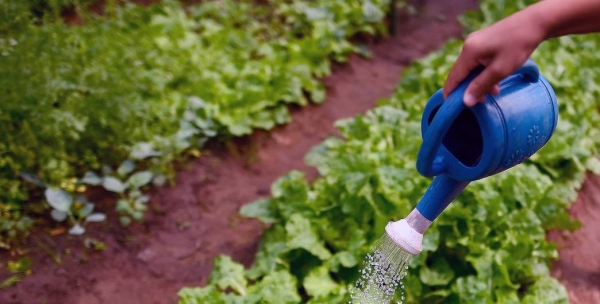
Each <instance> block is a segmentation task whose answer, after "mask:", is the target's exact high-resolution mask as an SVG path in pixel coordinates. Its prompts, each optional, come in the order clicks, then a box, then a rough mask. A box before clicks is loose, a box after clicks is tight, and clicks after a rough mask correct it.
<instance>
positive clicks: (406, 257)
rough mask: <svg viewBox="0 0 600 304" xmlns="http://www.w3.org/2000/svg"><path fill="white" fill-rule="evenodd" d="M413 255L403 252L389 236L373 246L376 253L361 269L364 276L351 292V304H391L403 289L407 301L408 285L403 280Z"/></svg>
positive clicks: (368, 255) (368, 257) (370, 256)
mask: <svg viewBox="0 0 600 304" xmlns="http://www.w3.org/2000/svg"><path fill="white" fill-rule="evenodd" d="M412 257H413V255H412V254H410V253H408V252H406V251H404V250H402V248H400V247H399V246H398V245H396V243H394V241H392V239H391V238H390V237H389V236H388V235H387V233H386V234H385V235H384V236H382V237H381V238H380V239H379V240H378V241H377V242H376V243H375V245H374V246H373V252H372V253H369V254H367V257H366V259H365V261H364V263H363V268H362V269H361V271H360V273H361V277H360V279H358V281H356V284H355V285H354V288H353V289H352V290H351V293H350V298H351V301H350V302H349V303H352V304H371V303H372V304H384V303H391V301H392V299H393V298H394V295H395V294H396V291H397V290H398V289H400V290H401V292H402V294H401V297H400V299H401V301H400V302H398V304H402V302H404V284H403V283H402V279H403V278H404V276H405V275H406V271H407V270H408V263H409V262H410V259H411V258H412Z"/></svg>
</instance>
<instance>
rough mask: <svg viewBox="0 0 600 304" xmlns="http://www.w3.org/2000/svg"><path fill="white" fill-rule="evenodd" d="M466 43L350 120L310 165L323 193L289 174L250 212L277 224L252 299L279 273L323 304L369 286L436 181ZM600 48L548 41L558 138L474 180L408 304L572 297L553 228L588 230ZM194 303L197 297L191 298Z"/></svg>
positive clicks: (419, 270)
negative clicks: (437, 121)
mask: <svg viewBox="0 0 600 304" xmlns="http://www.w3.org/2000/svg"><path fill="white" fill-rule="evenodd" d="M527 3H531V2H530V1H527V2H526V1H518V2H513V1H492V0H489V1H482V2H481V5H480V8H481V10H480V11H479V12H473V13H469V14H467V15H466V16H464V17H463V18H462V22H463V24H465V25H466V27H467V29H469V30H473V29H477V28H481V27H482V26H485V25H488V24H491V23H493V22H494V21H496V20H498V19H499V18H501V17H503V16H506V15H508V14H509V13H512V12H514V11H516V10H518V9H519V8H522V7H523V6H524V5H525V4H527ZM312 16H313V17H315V18H316V17H320V16H322V15H319V13H318V12H312ZM461 45H462V43H461V41H451V42H449V43H447V44H446V45H445V46H444V48H442V49H441V50H440V51H438V52H437V53H435V54H432V55H430V56H428V57H427V58H424V59H421V60H419V61H418V62H416V63H414V64H413V65H412V66H411V67H410V68H409V69H407V70H406V71H405V73H404V77H403V80H402V82H401V83H400V84H399V86H398V88H397V90H396V93H395V94H394V95H393V96H392V97H391V98H389V99H387V100H383V101H382V102H381V103H380V105H379V106H378V107H376V108H374V109H372V110H371V111H369V112H368V113H366V114H365V115H360V116H357V117H355V118H352V119H347V120H342V121H339V122H337V123H336V125H337V127H338V128H339V129H340V131H341V133H342V136H343V139H328V140H325V141H324V142H323V143H321V144H320V145H318V146H317V147H315V148H314V149H313V150H312V151H311V152H310V153H309V154H308V155H307V157H306V159H307V162H308V163H310V164H311V165H313V166H316V168H317V169H318V170H319V172H320V174H321V177H320V178H318V179H317V180H315V181H314V182H313V183H312V184H309V183H308V182H307V180H306V179H305V178H304V177H303V175H302V174H301V173H299V172H296V171H292V172H289V173H288V174H286V175H284V176H282V177H281V178H280V179H278V180H277V181H276V182H275V183H274V184H273V186H272V191H271V194H272V198H270V199H267V200H264V199H263V200H260V201H257V202H255V203H252V204H250V205H248V206H246V207H244V209H243V214H244V215H246V216H250V217H257V218H259V219H261V220H264V221H266V222H268V223H272V225H271V226H270V228H269V229H267V230H266V231H265V233H264V236H263V240H262V243H261V246H260V248H259V251H258V253H257V255H256V259H255V263H254V265H253V266H252V267H251V268H250V269H248V270H246V273H245V275H246V277H248V278H252V280H253V281H252V283H250V284H249V287H248V290H249V291H250V293H249V297H252V296H254V295H255V294H254V293H253V292H252V291H254V292H256V293H259V292H260V289H259V288H260V286H263V285H262V284H263V282H264V280H265V279H266V278H267V277H268V276H269V275H270V274H271V273H273V272H274V271H278V272H280V273H288V274H289V275H291V276H293V277H295V278H296V281H297V282H298V284H297V285H292V286H291V288H293V290H289V292H298V293H305V294H306V297H307V298H306V300H307V301H309V302H315V303H343V302H345V301H347V300H348V297H349V295H348V290H349V288H350V287H351V286H352V284H354V282H355V280H356V279H357V278H358V270H359V265H360V264H359V263H357V261H361V260H362V259H363V258H364V256H365V254H366V253H367V252H369V250H370V247H371V246H372V245H373V244H374V242H375V241H376V240H377V239H378V238H379V237H380V236H381V234H383V233H384V226H385V224H387V222H388V221H389V220H392V219H399V218H401V217H404V216H406V215H407V214H408V212H409V211H410V210H411V209H412V208H413V207H414V206H415V204H416V203H417V202H418V201H419V199H420V198H421V196H422V195H423V193H424V192H425V190H426V189H427V187H428V186H429V184H430V182H431V180H430V179H426V178H424V177H422V176H420V175H419V174H418V173H417V171H416V169H415V168H414V164H415V162H416V155H417V152H418V149H419V146H420V142H421V133H420V121H421V114H422V112H423V107H424V105H425V103H426V102H427V100H428V98H429V97H430V96H431V95H432V94H433V93H434V92H435V91H436V90H438V89H439V88H441V87H442V85H443V83H444V81H445V78H446V73H447V71H449V69H450V67H451V66H452V64H453V63H454V61H455V60H456V58H457V56H458V54H459V52H460V47H461ZM598 48H600V36H599V35H586V36H571V37H563V38H559V39H553V40H550V41H547V42H544V43H543V44H542V45H541V46H540V47H539V48H538V50H537V51H536V52H535V53H534V55H533V59H534V60H535V61H536V62H537V63H538V65H539V66H540V69H541V72H542V74H543V75H544V76H546V78H548V79H549V80H550V82H551V83H552V85H553V87H554V89H555V91H556V93H557V96H558V100H559V104H560V106H559V110H560V119H559V125H558V127H557V130H556V132H555V134H554V137H553V138H552V140H550V142H549V143H548V144H547V145H546V146H545V147H543V148H542V149H541V150H540V151H539V152H538V153H536V154H535V155H534V156H533V157H531V158H530V159H529V160H527V161H526V162H525V163H523V164H521V165H519V166H517V167H514V168H512V169H510V170H508V171H505V172H502V173H501V174H498V175H496V176H493V177H489V178H486V179H484V180H480V181H476V182H473V183H471V184H470V185H469V186H468V187H467V188H466V189H465V191H464V192H463V193H462V194H461V195H460V196H459V197H457V198H456V199H455V201H454V202H453V203H452V204H451V205H450V206H449V208H448V209H447V210H446V211H445V212H444V213H443V214H442V215H441V216H440V217H439V218H438V219H437V220H436V221H435V222H434V223H433V225H432V227H431V228H430V229H429V230H428V231H427V233H426V234H425V239H424V242H423V244H424V250H423V252H422V253H421V254H420V255H418V256H417V257H415V258H414V259H413V260H412V261H411V263H410V269H409V274H408V275H407V276H406V277H405V278H404V285H405V289H404V293H405V296H406V300H405V302H406V303H563V302H567V301H568V297H567V294H566V291H565V289H564V287H563V286H561V285H560V283H559V282H558V281H556V280H555V279H552V278H550V277H549V275H550V269H549V267H550V261H551V260H553V259H556V258H558V252H557V250H556V248H555V246H554V245H553V244H551V243H549V242H548V241H546V237H545V232H546V230H547V229H570V230H573V229H576V228H578V226H579V225H578V223H577V222H576V221H573V220H571V219H570V218H569V215H568V213H567V212H566V207H568V205H569V204H570V203H571V202H572V201H574V199H575V198H576V195H577V191H578V190H579V189H580V187H581V184H582V182H583V178H584V175H585V172H586V171H587V169H591V170H596V169H597V168H598V166H597V165H598V163H597V162H598V161H597V158H596V157H597V155H598V151H599V150H598V148H599V145H600V142H598V141H597V140H595V139H597V138H598V137H599V135H600V134H599V132H600V129H598V128H597V126H598V125H600V115H599V113H598V108H599V106H600V86H599V85H598V83H600V58H598V57H597V56H596V50H597V49H598ZM290 226H298V227H302V229H290V228H289V227H290ZM290 233H294V234H295V235H290ZM296 239H302V243H304V244H311V248H312V249H304V250H297V247H299V246H297V245H296V242H291V243H290V240H296ZM298 243H299V242H298ZM321 247H324V248H325V249H327V252H328V254H324V252H321V250H320V249H319V248H321ZM314 250H316V251H318V252H316V253H315V252H313V253H311V251H314ZM317 286H318V287H317ZM195 290H196V294H203V293H206V292H208V291H211V292H212V291H214V292H213V293H212V294H211V295H212V296H213V297H214V299H219V301H222V303H235V301H230V300H229V299H230V298H228V297H229V296H231V294H228V293H227V291H223V290H216V289H215V288H214V285H213V284H208V285H207V286H206V287H204V288H198V289H195ZM190 298H191V299H194V298H195V296H194V294H191V293H188V294H187V298H185V299H190ZM197 298H198V297H197ZM183 301H184V299H183V298H182V302H183ZM297 302H298V303H299V302H300V300H298V301H297ZM303 302H304V301H303ZM183 303H185V302H183ZM264 303H277V301H274V302H268V301H265V302H264Z"/></svg>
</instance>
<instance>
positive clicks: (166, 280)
mask: <svg viewBox="0 0 600 304" xmlns="http://www.w3.org/2000/svg"><path fill="white" fill-rule="evenodd" d="M474 8H476V1H475V0H461V1H445V0H429V1H425V5H424V7H423V8H422V11H421V12H420V13H419V14H418V15H417V16H408V15H401V16H400V17H401V20H400V24H399V30H398V31H399V33H398V36H396V37H388V38H386V39H383V40H382V41H377V42H373V43H370V49H371V50H372V52H373V58H372V59H370V60H365V59H362V58H359V57H356V56H355V57H352V58H351V60H350V62H349V63H348V64H346V65H343V66H338V67H335V68H334V73H333V75H332V76H330V77H328V78H327V79H325V84H326V85H327V87H328V95H327V101H326V102H325V103H324V104H323V105H320V106H309V107H307V108H304V109H301V110H297V111H294V114H293V122H292V123H290V124H288V125H286V126H283V127H280V128H277V129H276V130H274V131H272V132H270V133H266V132H256V133H255V134H253V135H252V136H250V137H247V138H243V139H240V140H236V142H235V144H234V145H221V144H216V143H213V144H212V145H211V147H209V149H208V150H209V151H210V154H209V155H205V156H202V157H201V158H200V159H198V160H196V161H191V162H189V163H187V164H186V166H185V168H183V169H182V170H181V172H179V173H178V175H177V178H176V180H177V183H176V185H175V186H172V187H163V188H160V189H155V190H153V196H152V201H151V202H150V209H151V210H150V211H149V212H148V214H147V220H146V221H145V222H144V223H143V224H137V225H132V226H131V227H129V228H122V227H121V226H120V225H119V224H118V223H117V222H116V221H115V219H116V218H117V215H116V214H114V212H113V211H112V210H113V209H114V198H113V197H107V196H106V194H104V193H101V192H99V193H97V195H96V197H93V198H92V200H93V201H95V202H97V203H98V205H99V207H100V208H101V209H103V211H105V212H107V213H109V214H110V218H111V219H112V220H111V221H110V222H108V223H105V224H102V225H99V224H97V225H96V226H90V227H89V230H90V231H89V233H88V234H87V236H88V237H93V238H95V239H97V240H100V241H102V242H104V243H105V244H106V245H107V249H106V251H101V252H96V251H92V250H90V249H87V250H85V248H84V247H82V246H81V243H82V238H74V237H66V236H65V235H60V236H57V237H50V236H47V235H45V234H43V233H37V234H36V235H37V236H36V237H35V238H34V239H33V241H32V242H31V244H30V246H29V248H30V249H29V255H30V256H31V258H32V261H33V264H32V270H33V273H34V274H33V275H31V276H28V277H26V278H24V279H23V280H22V281H21V282H20V283H19V284H17V285H16V286H13V287H10V288H7V289H0V303H27V304H29V303H48V304H53V303H84V304H95V303H110V304H120V303H127V304H133V303H148V304H151V303H175V302H176V301H177V291H178V290H179V289H180V288H181V287H183V286H198V285H202V284H204V283H205V281H206V279H207V276H208V274H209V273H210V270H211V262H212V260H213V259H214V257H216V256H217V255H218V254H228V255H231V256H232V257H233V259H235V260H237V261H241V262H243V263H244V264H246V265H250V264H251V263H252V260H253V258H254V254H255V251H256V248H257V246H258V243H259V241H260V236H261V233H262V231H263V228H264V227H262V226H261V224H260V223H258V222H257V221H255V220H248V219H243V218H240V217H239V216H238V215H237V211H238V209H239V207H240V206H242V205H243V204H245V203H248V202H251V201H253V200H255V199H258V198H261V197H266V196H268V195H269V188H270V185H271V183H272V182H273V181H274V180H275V179H276V178H278V177H279V176H281V175H283V174H285V173H286V172H288V171H289V170H291V169H299V170H303V171H305V172H307V174H308V176H309V177H311V178H314V177H316V176H317V173H316V172H315V171H314V169H311V168H308V167H307V166H305V165H304V163H303V157H304V155H305V154H306V153H307V151H308V150H309V149H310V148H311V147H312V146H314V145H315V144H317V143H319V142H320V141H321V140H322V139H323V138H325V137H327V136H329V135H332V134H335V133H336V131H335V129H334V127H333V122H334V121H335V120H337V119H340V118H345V117H352V116H354V115H356V114H358V113H362V112H364V111H366V110H368V109H370V108H372V107H373V106H374V105H375V103H376V101H377V99H378V98H381V97H388V96H390V95H391V94H392V92H393V90H394V88H395V86H396V84H397V83H398V81H399V80H400V73H401V71H402V69H403V67H404V66H406V65H407V64H408V63H410V61H413V60H415V59H418V58H420V57H422V56H424V55H425V54H427V53H429V52H431V51H433V50H435V49H437V48H438V47H440V46H441V45H442V44H443V43H444V41H445V40H446V39H448V38H450V37H453V36H458V35H460V34H461V28H460V25H459V24H458V22H456V21H455V17H456V16H457V15H459V14H460V13H461V12H463V11H465V10H467V9H474ZM226 146H228V147H229V148H227V147H226ZM595 185H596V191H598V190H597V189H598V185H600V182H598V179H596V184H595ZM590 187H591V186H586V187H585V188H584V193H585V191H587V190H586V189H589V188H590ZM595 193H596V194H595V196H593V197H594V198H595V199H596V201H595V202H596V203H595V204H596V205H595V208H596V217H599V216H600V210H598V209H600V207H599V206H598V205H599V203H598V201H597V198H598V196H599V195H600V194H598V192H595ZM588 201H590V200H585V199H581V200H580V201H578V203H576V204H575V205H574V207H573V212H574V215H576V216H579V214H578V213H577V212H576V210H582V211H580V212H581V213H584V212H587V211H586V210H585V208H587V207H585V206H588V205H589V202H588ZM581 205H584V207H580V206H581ZM590 206H591V205H590ZM577 208H580V209H577ZM582 208H583V209H582ZM590 208H591V207H590ZM587 213H588V214H584V215H585V216H590V213H592V212H587ZM591 219H592V218H590V221H591ZM582 220H583V218H582ZM598 223H600V221H595V222H590V223H589V224H586V223H584V228H583V229H582V231H580V232H577V233H575V234H574V236H573V237H572V238H570V239H569V241H568V242H571V241H573V242H574V243H573V244H570V243H568V246H569V247H568V248H566V249H564V250H562V251H561V254H566V256H567V257H568V256H569V254H571V258H570V259H569V258H567V259H565V261H564V263H567V262H572V263H574V262H573V261H575V259H576V257H581V256H582V255H579V254H581V252H582V251H579V250H577V249H576V248H580V247H578V246H582V245H586V244H589V245H590V246H592V245H594V244H595V247H589V248H588V247H581V248H582V249H584V248H585V249H587V250H588V252H589V253H586V254H589V257H588V256H586V258H585V259H584V262H588V263H586V265H588V266H589V265H591V264H590V263H589V261H590V260H592V259H593V258H594V257H593V248H596V252H598V250H597V248H598V246H599V245H600V241H598V235H599V234H596V236H595V237H596V239H595V240H596V241H595V242H594V241H592V231H593V229H594V228H595V229H596V231H598V230H599V229H598ZM592 225H595V226H592ZM586 231H587V232H586ZM578 233H582V235H581V237H578ZM585 233H587V234H589V235H586V234H585ZM586 236H589V238H586ZM40 244H41V245H40ZM43 248H46V249H43ZM569 250H572V251H569ZM49 252H50V253H52V255H57V256H59V257H60V259H61V263H60V264H58V263H56V262H55V261H54V259H53V258H52V257H51V254H49ZM10 258H11V257H10V256H9V255H8V254H7V253H0V261H2V262H5V261H6V260H8V259H10ZM596 260H598V259H596ZM561 263H563V261H561ZM561 263H559V264H557V270H555V274H556V275H557V276H558V277H559V278H561V279H562V280H563V282H565V284H567V286H575V287H573V289H572V291H573V292H575V293H576V294H577V295H579V294H581V296H582V297H583V295H584V294H586V293H590V292H595V291H590V290H592V289H593V288H591V286H593V285H594V284H596V286H598V285H600V284H598V282H597V281H596V283H594V281H592V279H593V276H592V275H593V274H592V272H593V271H595V272H596V273H597V272H598V267H597V265H598V264H596V268H593V269H591V268H589V267H583V268H581V269H583V270H576V269H577V268H575V267H572V265H570V264H564V265H563V264H561ZM573 265H575V264H573ZM577 265H579V264H577ZM588 270H589V271H590V272H588ZM0 271H3V269H0ZM585 275H588V281H587V283H586V284H588V285H581V284H582V283H578V281H577V279H576V278H584V277H585ZM6 277H7V275H6V274H5V273H0V280H3V279H4V278H6ZM596 280H597V275H596ZM577 284H580V285H577ZM577 286H579V287H577ZM569 288H571V287H569ZM576 288H579V289H576ZM590 294H591V293H590ZM572 297H573V300H574V301H573V302H574V303H600V301H593V300H592V299H597V298H593V295H590V297H588V298H581V299H590V301H591V302H590V301H584V302H576V301H575V300H576V299H579V298H576V297H575V294H574V293H572Z"/></svg>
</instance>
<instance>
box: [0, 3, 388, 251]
mask: <svg viewBox="0 0 600 304" xmlns="http://www.w3.org/2000/svg"><path fill="white" fill-rule="evenodd" d="M4 2H6V1H4ZM4 2H2V3H3V4H2V5H1V6H2V9H3V11H4V10H6V12H7V14H6V15H4V14H3V17H2V18H1V20H0V33H2V38H0V73H1V74H2V75H3V77H2V79H3V83H2V86H1V87H2V94H1V95H2V102H0V169H1V170H0V206H2V209H3V213H1V217H0V220H1V221H2V222H1V223H0V235H1V236H2V238H3V239H4V237H5V235H9V236H10V235H16V234H17V233H18V232H19V231H22V230H23V229H26V227H27V226H28V223H30V222H31V221H30V220H29V218H28V217H27V216H26V215H32V214H33V215H35V213H33V212H32V210H30V209H35V210H38V212H39V210H40V209H43V208H39V206H38V207H37V208H25V207H24V203H25V202H27V201H29V200H30V198H35V197H37V195H36V194H37V192H38V191H40V188H36V187H34V186H38V187H51V188H57V189H58V188H61V189H62V190H64V191H66V192H68V193H71V194H74V193H81V192H82V191H83V190H82V191H79V190H80V189H83V188H80V186H83V185H91V186H98V185H102V186H103V187H104V188H105V189H106V190H108V191H112V192H116V193H119V194H121V195H122V196H123V199H122V200H121V201H119V202H120V203H118V204H117V209H118V210H119V211H120V212H122V213H123V220H122V221H123V222H124V223H128V222H130V221H131V219H136V220H141V219H143V214H144V211H145V209H146V207H145V205H144V203H145V200H147V198H145V197H144V196H142V195H139V194H136V193H137V192H136V191H138V188H140V187H143V186H144V185H146V184H148V183H149V182H150V179H152V180H153V179H154V178H155V177H156V176H162V177H159V178H157V179H156V184H162V183H164V182H165V177H172V175H173V171H172V169H173V168H172V166H173V162H174V161H175V160H177V159H178V158H181V157H184V156H185V153H184V152H186V151H197V149H199V148H201V147H202V145H203V144H204V143H205V142H206V141H207V140H208V139H209V138H212V137H215V136H223V137H227V136H240V135H245V134H249V133H250V132H252V130H254V129H257V128H262V129H270V128H273V127H274V126H276V125H279V124H283V123H286V122H288V121H289V120H290V114H289V111H288V107H287V105H289V104H299V105H306V104H307V103H308V102H309V100H310V101H312V102H316V103H319V102H322V101H323V100H324V98H325V88H324V86H323V85H322V83H321V82H320V81H319V78H321V77H323V76H325V75H327V74H329V73H330V63H331V59H334V60H337V61H344V60H346V58H347V56H348V54H350V53H352V52H361V48H359V47H357V46H355V45H354V44H352V43H350V41H349V38H350V37H352V36H354V35H355V34H356V33H367V34H377V33H380V32H382V31H384V30H385V28H384V27H383V23H382V18H383V12H384V11H385V9H386V8H387V7H388V4H389V0H353V1H343V0H335V1H330V0H328V1H325V0H320V1H304V0H269V1H266V2H265V1H254V0H243V1H233V0H225V1H202V2H201V3H198V4H191V5H189V6H186V7H184V6H183V4H181V3H180V2H178V1H173V0H166V1H162V2H160V3H156V4H153V5H151V6H148V7H145V6H139V5H134V4H132V3H125V4H123V5H122V6H117V5H115V3H116V1H107V2H106V6H107V7H106V8H107V9H106V15H105V16H97V15H94V14H89V13H86V10H85V7H86V5H87V4H89V3H91V2H92V0H53V1H44V0H25V1H8V2H9V3H7V4H6V5H5V3H4ZM71 7H75V8H76V11H77V12H78V13H79V15H80V18H81V25H77V26H72V25H68V24H66V23H65V22H64V21H63V19H62V17H61V12H62V11H63V10H64V9H65V8H71ZM5 17H6V18H7V19H6V20H5ZM106 169H110V170H106ZM108 171H111V172H108ZM113 171H114V172H113ZM135 172H139V173H135ZM100 176H103V177H102V178H101V177H100ZM127 177H129V180H127ZM67 186H68V187H70V188H69V189H67ZM71 188H72V189H71ZM130 192H131V193H130ZM38 205H39V204H38ZM63 215H64V214H60V215H59V214H56V212H55V218H58V219H60V218H61V217H62V216H63ZM7 246H8V245H7Z"/></svg>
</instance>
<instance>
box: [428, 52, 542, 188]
mask: <svg viewBox="0 0 600 304" xmlns="http://www.w3.org/2000/svg"><path fill="white" fill-rule="evenodd" d="M481 71H483V67H478V68H477V69H475V70H474V71H473V72H472V73H471V74H470V75H469V76H468V77H467V78H466V79H465V80H463V81H462V82H461V84H460V85H459V86H458V87H457V88H456V89H455V90H454V91H453V92H452V93H450V95H449V96H448V99H446V100H445V101H444V103H442V105H441V107H440V109H439V110H438V111H437V114H436V115H435V117H434V118H433V121H432V122H431V124H430V125H429V127H428V129H427V131H426V133H425V135H424V136H423V144H422V145H421V148H420V149H419V155H418V157H417V170H418V171H419V173H421V174H422V175H423V176H428V177H431V176H437V175H440V174H442V173H444V172H445V170H446V168H445V160H444V159H443V158H442V157H441V155H440V156H438V155H437V153H438V150H439V147H440V145H441V143H442V140H443V139H444V137H445V136H446V133H447V132H448V129H449V125H450V124H451V123H452V122H453V121H454V120H455V119H456V118H457V117H458V115H459V114H460V113H461V112H462V111H463V110H464V109H465V108H466V107H465V105H464V104H463V95H464V94H465V90H466V89H467V86H468V85H469V83H471V81H472V80H473V79H474V78H475V77H476V76H477V75H479V73H481ZM518 74H521V75H523V76H524V78H525V79H526V80H527V81H529V82H532V83H534V82H537V81H538V78H539V75H540V72H539V69H538V67H537V65H536V64H535V62H533V61H532V60H531V59H528V60H527V61H526V62H525V64H523V66H521V67H520V68H519V69H518V70H517V71H515V72H514V73H513V75H518Z"/></svg>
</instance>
